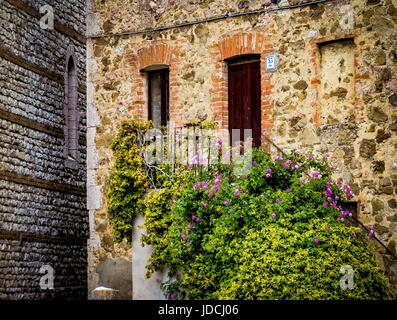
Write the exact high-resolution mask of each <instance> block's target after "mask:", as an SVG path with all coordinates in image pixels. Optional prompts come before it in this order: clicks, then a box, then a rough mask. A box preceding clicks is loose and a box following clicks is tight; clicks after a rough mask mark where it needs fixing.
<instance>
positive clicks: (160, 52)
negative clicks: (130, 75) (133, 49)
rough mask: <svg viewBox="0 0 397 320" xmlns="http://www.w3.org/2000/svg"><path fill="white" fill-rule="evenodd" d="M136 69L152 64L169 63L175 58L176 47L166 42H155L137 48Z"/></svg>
mask: <svg viewBox="0 0 397 320" xmlns="http://www.w3.org/2000/svg"><path fill="white" fill-rule="evenodd" d="M137 58H138V69H139V70H143V69H145V68H147V67H149V66H152V65H171V64H172V60H174V59H176V58H177V52H176V49H175V48H173V47H172V46H170V45H169V44H167V43H163V42H157V43H153V44H151V45H150V46H148V47H144V48H141V49H139V50H138V53H137Z"/></svg>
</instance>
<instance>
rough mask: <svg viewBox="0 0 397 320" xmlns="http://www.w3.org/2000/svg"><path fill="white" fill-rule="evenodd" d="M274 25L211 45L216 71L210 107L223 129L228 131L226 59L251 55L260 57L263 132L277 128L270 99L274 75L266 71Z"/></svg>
mask: <svg viewBox="0 0 397 320" xmlns="http://www.w3.org/2000/svg"><path fill="white" fill-rule="evenodd" d="M273 28H274V26H268V28H267V29H266V30H261V32H260V33H259V32H243V33H238V34H235V35H232V36H228V35H227V36H225V37H223V38H222V39H221V40H220V41H219V42H218V43H217V44H215V45H214V46H212V48H211V55H212V59H213V60H214V61H215V63H216V65H215V68H216V72H215V73H214V74H213V75H212V84H213V89H212V90H211V95H212V98H211V107H212V110H213V113H214V120H215V122H216V123H217V124H218V127H219V128H221V129H228V120H229V119H228V67H227V63H226V62H225V60H227V59H230V58H233V57H237V56H242V55H248V54H260V56H261V119H262V120H261V131H262V133H265V134H266V135H268V136H270V135H271V130H272V128H273V126H274V121H273V118H272V115H271V114H272V110H273V100H272V97H271V93H272V89H273V88H274V86H273V85H272V83H271V75H272V74H271V73H266V72H265V56H266V55H267V54H268V53H271V52H274V51H275V50H274V49H273V45H272V43H271V35H272V34H273V33H274V29H273Z"/></svg>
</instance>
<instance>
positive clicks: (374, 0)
mask: <svg viewBox="0 0 397 320" xmlns="http://www.w3.org/2000/svg"><path fill="white" fill-rule="evenodd" d="M309 2H310V1H308V0H304V1H303V0H290V1H286V0H282V1H279V4H278V5H274V4H272V2H271V1H268V0H265V1H253V0H251V1H248V0H247V1H223V0H215V1H206V0H189V1H188V0H185V1H173V0H163V1H161V0H157V1H156V0H152V1H149V0H130V1H124V2H123V3H119V2H116V1H106V2H104V1H96V0H93V1H92V3H91V10H92V11H91V12H90V13H89V16H88V17H89V20H88V25H89V26H90V27H91V33H90V34H91V35H101V34H112V33H122V32H133V31H135V32H136V33H135V34H126V35H123V36H108V37H101V36H99V37H94V38H92V39H91V40H90V45H91V49H90V50H91V53H90V62H89V65H88V69H89V72H90V74H89V76H88V77H89V78H90V79H91V80H92V92H91V93H90V94H89V95H88V102H89V105H91V106H92V108H93V110H94V112H95V119H94V120H93V128H95V129H92V136H91V142H92V150H94V151H93V152H95V155H96V156H97V163H96V165H95V170H93V171H92V173H91V174H90V175H89V179H91V182H92V187H93V188H95V190H96V191H97V192H98V194H97V196H96V198H97V199H99V198H100V199H101V201H100V202H98V203H97V205H96V206H95V207H93V208H92V212H91V221H92V222H91V223H92V228H93V232H92V233H91V234H92V235H95V237H96V239H97V242H96V245H97V247H96V249H95V250H94V251H92V252H91V258H90V259H91V263H92V267H91V269H90V270H91V271H92V272H94V274H95V266H97V265H98V264H99V263H100V261H104V260H106V259H108V258H109V257H121V256H122V257H126V259H131V255H130V248H128V246H126V245H125V244H122V245H119V244H115V243H114V242H113V241H112V240H113V235H112V231H111V226H109V224H108V220H107V217H106V197H105V190H106V186H107V183H108V176H109V168H110V167H111V165H112V163H113V156H112V153H111V151H110V149H109V146H110V143H111V139H112V138H113V137H114V136H115V135H116V132H117V125H118V124H119V123H120V122H121V121H122V120H123V119H131V118H132V117H133V116H136V117H138V118H140V119H142V120H144V119H147V79H146V74H145V73H144V72H140V71H141V70H142V69H143V68H144V67H147V66H149V65H153V64H167V65H169V68H170V118H171V120H173V121H174V122H175V123H176V124H177V125H178V126H180V125H183V124H185V123H187V122H189V121H191V120H193V119H202V120H204V119H205V120H212V121H215V122H216V123H217V124H218V127H219V128H227V126H228V112H227V110H228V92H227V64H226V62H225V61H224V60H225V59H227V58H231V57H234V56H236V55H242V54H251V53H255V54H260V55H261V90H262V99H261V100H262V103H261V111H262V114H261V122H262V124H261V125H262V132H263V133H264V134H266V135H268V136H269V137H271V139H272V140H273V141H274V142H275V143H276V144H277V145H278V146H279V147H281V148H282V149H284V150H285V151H288V150H291V149H293V148H297V149H300V150H302V151H307V152H311V151H313V152H315V153H317V154H319V155H323V154H325V153H326V152H328V153H330V154H331V155H332V158H333V159H335V161H336V164H337V166H338V167H339V168H340V169H341V170H340V174H339V176H340V177H342V178H343V180H344V182H345V183H347V184H350V185H351V186H352V189H353V192H354V193H355V194H356V195H357V196H356V198H355V199H354V200H355V201H358V202H359V203H360V212H359V219H360V220H361V221H362V222H363V223H364V224H365V225H367V226H374V229H375V234H376V236H377V237H379V238H380V239H381V240H382V241H383V242H384V243H385V244H386V245H387V246H388V248H389V249H390V250H391V251H392V252H393V253H394V254H395V253H396V241H397V231H396V230H397V229H396V226H397V212H396V207H397V204H396V192H397V158H396V150H397V138H396V130H397V116H396V107H397V66H396V62H397V40H396V37H395V35H396V31H397V27H396V26H397V0H335V1H327V2H325V3H322V4H317V5H308V6H302V7H298V8H288V5H298V4H304V3H309ZM126 8H129V9H128V10H126ZM280 8H281V9H284V10H278V9H280ZM256 9H274V10H275V11H270V12H262V13H255V14H247V15H243V16H238V17H226V16H227V15H228V13H229V14H234V13H237V12H247V11H251V10H256ZM215 16H223V18H221V19H217V20H216V21H212V22H201V23H195V24H192V25H189V26H184V27H175V28H170V29H168V30H163V31H150V32H148V31H147V32H138V31H140V30H145V29H151V28H157V27H164V26H172V25H176V24H180V23H182V22H193V21H197V20H200V19H206V18H211V17H215ZM273 52H278V53H279V58H280V62H279V65H278V70H277V71H276V72H266V71H265V66H264V64H265V56H266V55H267V54H269V53H273ZM380 259H381V263H382V265H384V267H385V270H386V271H387V272H388V274H389V275H390V277H391V279H392V281H393V283H394V284H393V290H394V291H395V292H397V291H396V290H397V287H396V272H395V270H396V267H395V261H394V262H393V260H390V257H388V256H384V258H382V257H381V258H380ZM393 263H394V267H391V265H393ZM393 270H394V271H393Z"/></svg>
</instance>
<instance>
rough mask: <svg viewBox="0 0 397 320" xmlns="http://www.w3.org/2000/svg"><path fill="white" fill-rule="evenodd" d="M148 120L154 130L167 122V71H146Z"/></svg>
mask: <svg viewBox="0 0 397 320" xmlns="http://www.w3.org/2000/svg"><path fill="white" fill-rule="evenodd" d="M148 89H149V92H148V98H149V120H152V121H153V124H154V127H155V128H160V126H166V125H167V122H168V120H169V69H168V68H167V69H160V70H154V71H148Z"/></svg>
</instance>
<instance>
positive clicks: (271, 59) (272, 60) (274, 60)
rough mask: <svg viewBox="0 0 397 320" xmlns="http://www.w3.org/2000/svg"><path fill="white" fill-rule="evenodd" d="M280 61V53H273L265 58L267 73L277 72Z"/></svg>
mask: <svg viewBox="0 0 397 320" xmlns="http://www.w3.org/2000/svg"><path fill="white" fill-rule="evenodd" d="M279 61H280V59H279V57H278V52H275V53H271V54H268V55H266V56H265V70H266V72H274V71H277V66H278V63H279Z"/></svg>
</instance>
